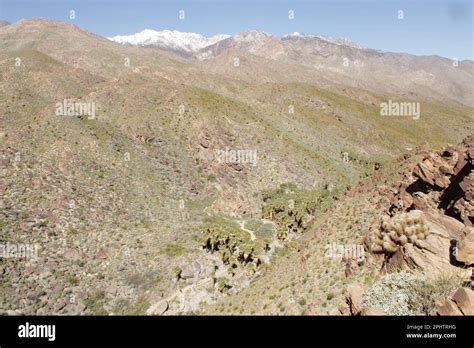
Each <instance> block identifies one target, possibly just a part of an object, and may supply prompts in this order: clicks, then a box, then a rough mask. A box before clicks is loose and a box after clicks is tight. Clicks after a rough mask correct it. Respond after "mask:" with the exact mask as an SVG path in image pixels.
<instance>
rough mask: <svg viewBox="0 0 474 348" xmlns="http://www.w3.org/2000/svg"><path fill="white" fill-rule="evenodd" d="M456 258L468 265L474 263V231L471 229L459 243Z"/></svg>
mask: <svg viewBox="0 0 474 348" xmlns="http://www.w3.org/2000/svg"><path fill="white" fill-rule="evenodd" d="M455 257H456V260H457V261H458V262H461V263H463V264H464V265H466V266H472V265H474V232H473V229H470V232H469V233H468V234H466V235H465V236H464V237H462V238H461V240H460V241H459V243H458V246H457V250H456V253H455Z"/></svg>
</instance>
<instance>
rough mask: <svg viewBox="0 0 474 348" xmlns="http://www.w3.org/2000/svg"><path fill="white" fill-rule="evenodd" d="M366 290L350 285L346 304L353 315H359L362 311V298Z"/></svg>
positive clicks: (353, 284)
mask: <svg viewBox="0 0 474 348" xmlns="http://www.w3.org/2000/svg"><path fill="white" fill-rule="evenodd" d="M364 292H365V290H364V288H363V287H362V286H361V285H359V284H356V283H352V284H349V285H348V286H347V288H346V303H347V305H348V306H349V311H350V314H351V315H359V314H360V313H361V311H362V297H363V295H364Z"/></svg>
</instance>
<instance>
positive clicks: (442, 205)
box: [392, 135, 474, 226]
mask: <svg viewBox="0 0 474 348" xmlns="http://www.w3.org/2000/svg"><path fill="white" fill-rule="evenodd" d="M405 177H406V178H407V179H406V180H405V182H403V183H402V184H401V185H400V188H399V190H398V192H397V194H396V195H395V196H393V197H392V210H393V209H402V210H411V209H419V210H423V211H435V210H438V209H440V210H442V211H444V213H445V214H446V215H448V216H451V217H454V218H456V219H458V220H459V221H461V222H462V223H464V224H465V225H467V226H473V225H474V136H473V135H471V136H470V137H468V138H466V139H465V140H464V141H463V143H462V144H461V145H459V146H452V145H449V146H447V147H446V148H445V149H444V150H441V151H438V152H428V153H427V154H426V156H425V157H424V158H423V160H422V161H421V162H420V163H418V164H417V165H416V166H415V168H414V169H413V170H412V171H411V172H410V173H407V174H406V175H405Z"/></svg>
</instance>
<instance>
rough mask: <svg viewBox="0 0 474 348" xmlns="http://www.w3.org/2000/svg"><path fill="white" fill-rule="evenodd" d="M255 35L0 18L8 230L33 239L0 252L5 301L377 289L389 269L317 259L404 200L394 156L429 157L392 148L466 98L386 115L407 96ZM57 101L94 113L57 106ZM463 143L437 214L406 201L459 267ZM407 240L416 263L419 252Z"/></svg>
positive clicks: (432, 136) (185, 308)
mask: <svg viewBox="0 0 474 348" xmlns="http://www.w3.org/2000/svg"><path fill="white" fill-rule="evenodd" d="M249 35H250V34H249ZM244 36H245V37H247V36H246V35H244ZM258 36H259V39H258V40H257V41H261V43H262V44H263V45H267V47H268V48H270V47H273V48H274V49H275V50H279V49H280V48H281V47H283V46H280V45H282V42H276V41H271V40H272V38H267V37H266V35H260V34H259V35H258ZM249 37H253V36H252V35H250V36H249ZM243 39H244V38H243ZM243 39H242V40H243ZM311 39H313V38H311ZM269 40H270V41H269ZM223 41H225V40H223ZM272 42H273V43H272ZM247 43H248V44H249V46H245V45H243V46H242V47H238V48H236V47H228V48H227V49H224V50H222V52H220V53H219V55H217V56H216V57H214V58H210V59H208V60H206V61H205V62H199V61H196V60H194V59H184V58H183V57H182V56H180V55H177V54H174V53H170V52H167V51H164V50H161V49H159V48H144V47H132V46H129V45H121V44H118V43H114V42H112V41H110V40H107V39H106V38H102V37H99V36H97V35H95V34H93V33H90V32H87V31H85V30H82V29H81V28H78V27H76V26H73V25H69V24H65V23H62V22H58V21H52V20H47V19H24V20H21V21H19V22H17V23H14V24H10V25H6V26H3V27H1V28H0V80H1V82H2V83H1V84H0V115H1V117H2V121H3V122H2V130H1V133H0V136H1V139H2V142H1V146H2V157H1V168H0V175H1V180H0V190H1V192H2V201H1V207H0V208H1V212H0V214H1V232H0V243H1V244H2V245H5V244H6V243H10V244H11V245H16V246H19V245H28V246H35V247H36V246H37V247H38V248H37V249H35V250H37V254H36V257H28V258H26V259H24V258H18V257H2V258H1V259H0V276H1V285H0V286H1V292H0V309H1V311H2V312H3V313H5V312H6V313H8V314H20V313H25V314H51V313H57V314H72V313H75V314H82V313H86V314H127V313H128V314H130V313H132V314H178V313H201V312H203V311H205V312H206V313H209V312H213V311H215V312H218V313H234V314H235V313H240V312H241V311H242V312H249V313H250V312H252V311H254V312H255V313H257V312H258V313H284V314H294V313H300V312H305V313H321V312H325V311H326V310H329V309H333V310H337V305H338V304H339V302H340V301H342V300H343V297H344V296H343V295H342V294H341V293H339V291H340V289H343V288H344V287H345V285H347V284H346V283H348V280H360V279H362V282H364V279H365V278H367V279H366V281H365V282H366V283H370V282H371V281H372V280H374V279H375V278H376V277H378V274H379V270H380V267H381V264H382V263H384V264H387V265H389V263H390V261H389V258H387V259H385V256H384V255H381V254H377V255H375V254H374V255H372V254H370V255H368V256H367V257H368V258H369V259H373V260H376V262H375V261H374V262H365V263H363V264H359V261H357V260H353V259H350V258H348V259H345V260H344V262H339V261H337V258H324V257H323V255H324V253H325V252H326V249H325V246H326V245H331V244H332V243H349V244H354V245H356V244H362V241H363V240H364V238H366V237H367V235H368V231H369V230H370V229H371V228H374V226H376V225H377V224H380V220H379V218H381V215H384V214H385V215H387V216H388V215H389V214H392V213H393V212H395V210H394V209H393V208H392V205H393V204H394V202H398V200H400V199H407V198H404V197H405V196H406V195H405V193H403V192H406V194H410V195H411V194H412V193H413V194H414V191H413V192H412V191H411V190H408V191H407V190H405V191H403V190H402V189H401V187H399V184H400V182H401V181H400V180H399V178H401V177H402V176H401V175H402V174H403V172H401V171H402V168H399V167H401V166H402V167H403V169H407V168H410V165H411V164H413V165H414V164H415V163H411V161H412V159H413V158H415V157H417V156H420V157H421V154H418V153H417V155H414V154H409V155H407V158H402V159H400V160H399V161H395V162H393V160H394V159H396V158H398V156H400V155H401V154H402V153H404V152H406V151H407V150H406V149H407V148H415V147H416V146H417V145H418V144H420V143H423V142H426V143H427V146H429V147H432V148H441V146H442V145H443V146H444V145H445V144H446V143H448V142H450V143H453V144H454V143H458V142H460V141H461V140H462V139H463V138H465V137H466V136H467V135H469V134H472V124H473V123H472V120H473V119H472V107H470V106H469V105H464V104H461V103H459V102H457V101H455V100H452V99H450V97H449V95H446V96H444V97H445V98H446V99H445V100H444V99H443V101H442V102H441V101H439V100H438V101H437V100H433V99H430V98H431V97H432V95H431V94H427V95H424V96H423V98H421V99H420V101H421V102H422V105H423V110H424V111H423V116H422V117H421V118H420V119H419V120H416V121H415V120H413V119H411V118H403V119H396V118H384V117H381V116H380V103H381V102H383V101H386V100H388V99H389V98H404V95H403V94H393V93H392V94H391V93H387V92H383V88H380V90H379V91H377V92H374V91H373V90H374V89H377V88H375V87H374V86H372V90H367V89H364V88H362V87H360V86H358V87H354V86H348V85H341V84H340V83H341V81H344V79H343V75H340V74H339V73H337V72H334V71H331V70H330V69H328V70H324V69H323V70H321V71H312V70H311V69H310V70H308V68H307V67H305V64H303V63H304V62H302V64H296V63H294V62H291V60H275V59H273V58H272V57H268V58H264V57H262V56H259V55H257V53H258V54H260V53H261V52H260V53H259V52H257V51H252V53H250V52H248V51H249V50H251V47H252V46H253V44H256V41H255V42H254V41H253V38H252V39H248V40H247ZM270 43H271V44H270ZM326 44H329V43H326ZM326 44H325V45H326ZM231 46H232V45H231ZM255 47H256V46H255ZM262 47H264V46H262ZM285 47H286V48H285V49H288V47H287V46H285ZM338 47H339V46H338ZM236 55H237V56H238V57H240V60H239V63H240V65H238V66H235V64H234V63H235V59H234V58H235V57H236ZM281 71H285V72H286V74H281ZM468 74H469V73H466V74H465V75H463V77H462V78H466V76H467V77H469V75H468ZM322 76H324V78H322ZM461 80H462V79H461ZM460 86H461V87H460V88H461V89H462V88H463V87H462V84H461V85H460ZM462 90H463V89H462ZM463 91H464V90H463ZM444 97H443V98H444ZM65 101H66V102H73V103H76V104H81V105H82V104H84V105H86V106H92V105H93V106H94V110H95V111H96V112H95V115H93V116H94V117H91V116H92V115H88V114H80V115H74V116H67V115H66V113H64V112H63V113H61V112H59V113H58V111H57V110H58V106H57V105H58V103H59V104H61V105H62V104H63V103H64V102H65ZM86 110H87V108H86ZM470 147H471V145H469V144H468V143H467V142H466V143H465V144H464V145H460V146H459V147H455V148H456V150H453V151H454V152H456V153H458V154H457V155H454V152H453V155H445V154H444V152H441V153H439V154H438V155H433V156H434V157H433V158H435V159H436V161H435V162H436V165H435V164H433V166H434V167H435V168H443V169H440V171H441V172H442V173H444V174H443V175H444V176H446V178H444V177H442V175H441V174H437V173H436V172H432V174H430V175H431V176H429V177H431V178H433V180H434V181H433V184H434V186H433V184H429V179H426V180H428V181H427V184H424V185H427V186H426V187H427V188H429V189H430V190H431V191H433V193H431V194H428V193H427V197H426V200H425V202H426V204H431V205H429V206H432V205H433V204H435V205H436V202H437V204H438V205H440V204H441V203H442V204H441V205H440V207H439V209H441V211H442V212H443V218H442V219H441V218H440V217H439V216H438V215H435V213H436V209H435V210H433V211H432V210H428V209H425V208H424V206H423V205H416V206H414V207H413V208H416V210H420V211H422V214H424V215H425V216H424V217H423V219H426V224H427V226H430V228H431V227H432V228H433V230H435V231H437V232H436V233H431V234H430V235H429V236H428V237H427V238H426V240H427V241H428V240H429V239H430V238H432V237H430V236H432V235H436V234H439V235H442V233H445V235H444V236H443V238H442V239H439V240H441V241H442V243H440V244H439V245H438V244H433V247H438V246H439V247H440V248H442V250H444V245H445V242H446V240H447V238H454V239H456V240H458V243H457V247H456V250H457V251H458V253H457V257H458V260H457V261H458V262H463V263H464V265H466V262H471V261H469V256H470V255H472V253H471V252H470V251H469V250H471V249H470V244H469V243H470V240H471V238H470V237H468V236H470V235H472V234H466V233H465V232H466V231H468V230H460V229H459V228H458V227H457V226H460V225H459V224H462V225H463V226H467V227H469V228H470V227H471V226H468V224H469V222H471V224H472V221H471V220H470V214H471V213H472V210H471V205H470V204H471V202H472V197H471V196H470V194H471V193H472V190H471V188H470V186H469V185H471V183H472V182H471V181H470V179H469V178H470V176H469V175H468V176H467V177H466V175H465V172H466V171H467V169H462V168H464V167H462V168H461V169H460V166H461V165H462V163H463V162H462V161H464V160H465V161H466V163H468V161H471V159H472V155H471V154H470V152H469V151H471V150H468V149H469V148H470ZM449 151H451V150H449ZM451 152H452V151H451ZM456 156H457V159H455V157H456ZM469 156H470V157H469ZM237 159H239V160H237ZM420 160H421V158H420ZM439 161H441V162H440V163H441V164H443V165H438V164H437V163H438V162H439ZM460 161H461V162H460ZM435 162H433V163H435ZM469 163H471V162H469ZM426 165H428V164H426ZM471 165H472V163H471ZM444 167H446V168H447V169H446V170H447V171H446V172H443V170H445V169H444ZM467 168H472V167H467ZM458 169H459V171H458ZM374 172H375V173H376V174H375V178H373V177H372V175H373V173H374ZM425 172H426V171H425ZM382 173H383V174H382ZM397 173H400V174H397ZM420 173H421V172H420ZM367 177H369V178H370V179H369V180H368V181H363V182H362V183H361V184H357V182H359V181H360V180H364V179H365V178H367ZM415 177H416V178H418V177H417V176H415V174H411V176H410V175H409V179H407V181H405V182H406V186H405V187H411V186H410V185H412V184H413V182H412V181H410V180H411V179H410V178H415ZM427 178H428V177H427ZM466 178H468V179H466ZM420 180H421V179H420ZM423 180H425V179H423ZM389 181H390V182H391V183H390V185H388V182H389ZM415 181H416V180H415ZM428 184H429V185H428ZM348 185H349V186H351V187H352V188H349V189H348V188H347V187H348ZM384 185H385V187H384ZM430 185H431V186H430ZM439 185H444V186H439ZM466 185H467V186H466ZM458 187H459V188H458ZM375 189H376V194H374V190H375ZM424 190H426V189H422V190H421V192H420V193H423V194H424V193H425V192H424ZM443 190H444V191H443ZM442 191H443V192H446V194H443V193H442ZM461 191H462V192H461ZM452 193H453V194H452ZM402 196H403V197H402ZM415 196H416V195H415ZM442 196H443V197H445V198H446V199H445V198H443V197H442ZM399 197H400V198H399ZM440 197H442V199H441V198H440ZM413 201H417V200H416V199H415V197H414V196H413ZM445 203H446V204H445ZM400 209H401V210H403V211H399V212H398V213H400V214H402V213H407V211H406V210H407V209H408V206H403V207H401V208H400ZM410 210H413V209H412V208H410ZM444 213H445V214H446V216H444ZM430 214H431V215H430ZM439 219H441V220H439ZM453 220H455V221H453ZM467 227H466V228H467ZM461 234H463V235H464V237H463V238H461V237H462V235H461ZM313 237H314V238H313ZM458 237H459V239H458ZM413 245H414V246H413ZM410 246H412V249H413V250H412V253H411V254H408V260H410V259H414V260H415V261H416V260H423V259H422V258H423V257H424V256H425V254H426V255H428V257H431V256H430V255H429V254H428V251H423V253H422V254H421V255H418V254H416V252H417V250H418V249H416V248H418V247H417V246H416V245H415V244H413V243H411V244H410V245H408V246H407V245H405V246H404V247H405V250H407V251H409V247H410ZM357 250H359V249H357ZM359 251H360V250H359ZM403 255H405V254H403ZM404 257H405V256H404ZM390 259H393V260H396V259H397V258H393V257H392V258H390ZM400 259H402V258H400ZM318 260H319V261H318ZM321 260H324V261H323V264H321ZM420 262H421V261H420ZM399 263H400V265H402V262H399ZM295 264H298V265H301V268H295V267H294V265H295ZM392 264H393V265H394V266H396V263H394V262H393V261H392ZM405 264H406V267H407V268H408V269H411V270H412V269H413V267H412V265H411V264H410V262H404V265H405ZM436 264H437V265H439V267H444V266H445V264H446V261H445V258H444V257H442V258H441V259H440V260H439V262H438V263H436ZM449 265H451V264H450V263H449ZM324 267H326V268H324ZM301 270H304V272H305V273H299V272H301ZM282 274H283V275H284V276H282ZM291 277H294V278H295V279H291ZM293 282H294V283H295V284H294V285H292V284H293ZM280 288H283V289H282V290H281V294H280V293H279V292H278V291H279V289H280ZM257 290H258V291H257ZM309 294H312V295H309ZM281 295H284V296H286V297H282V298H281V299H280V297H278V300H277V297H276V296H281ZM246 296H248V297H250V298H252V301H249V299H248V298H247V299H246V298H245V297H246ZM272 296H275V297H273V298H270V297H272ZM286 299H288V301H290V300H292V299H293V300H292V301H293V302H292V303H286V302H285V303H283V302H284V301H287V300H286ZM303 300H304V301H303ZM244 302H245V303H244ZM280 302H281V304H280ZM299 302H301V303H303V302H305V304H300V303H299ZM228 303H230V304H231V305H228ZM250 303H251V305H250ZM336 303H337V305H336ZM205 304H206V305H205ZM224 304H225V306H224ZM265 306H266V307H265Z"/></svg>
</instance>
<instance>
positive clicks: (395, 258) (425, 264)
mask: <svg viewBox="0 0 474 348" xmlns="http://www.w3.org/2000/svg"><path fill="white" fill-rule="evenodd" d="M421 217H422V218H423V220H424V221H425V224H426V227H427V229H429V231H430V233H429V234H428V235H427V237H426V239H424V240H417V243H414V244H411V243H406V244H405V245H403V246H400V247H399V248H398V249H397V251H396V252H395V253H394V254H393V255H392V256H391V257H390V258H389V259H388V260H387V268H388V269H390V270H403V269H405V270H407V269H408V270H418V271H422V272H451V271H453V270H454V269H457V268H458V266H459V265H458V264H457V262H456V259H454V255H455V254H456V252H455V251H454V250H455V249H454V244H453V241H456V240H462V239H464V238H466V237H465V236H466V235H467V234H468V233H469V234H472V233H473V231H474V229H473V228H472V227H466V226H465V225H463V224H462V223H461V222H459V221H458V220H456V219H454V218H451V217H449V216H446V215H436V214H431V213H422V215H421ZM464 245H468V243H464V244H463V246H464ZM470 247H472V245H471V246H470ZM468 250H469V246H467V247H464V248H463V249H462V252H461V253H460V251H459V250H458V252H457V254H458V257H459V255H461V257H462V258H463V260H464V258H471V257H472V256H471V255H469V251H468ZM465 254H467V256H464V255H465Z"/></svg>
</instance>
